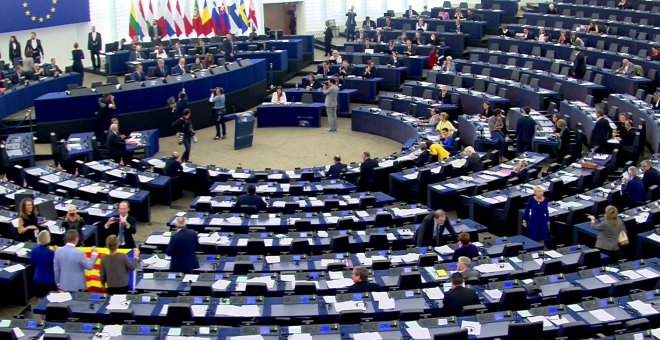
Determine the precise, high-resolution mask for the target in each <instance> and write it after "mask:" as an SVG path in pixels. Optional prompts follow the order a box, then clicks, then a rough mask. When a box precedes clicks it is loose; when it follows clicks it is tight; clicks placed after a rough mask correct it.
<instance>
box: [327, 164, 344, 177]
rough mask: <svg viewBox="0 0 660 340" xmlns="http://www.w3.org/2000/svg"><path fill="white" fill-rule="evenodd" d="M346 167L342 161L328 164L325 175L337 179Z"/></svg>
mask: <svg viewBox="0 0 660 340" xmlns="http://www.w3.org/2000/svg"><path fill="white" fill-rule="evenodd" d="M346 168H347V167H346V164H344V163H341V162H340V163H335V164H333V165H331V166H330V169H328V172H327V173H326V174H325V175H326V176H327V177H329V178H332V179H338V178H339V177H341V174H342V172H344V171H345V170H346Z"/></svg>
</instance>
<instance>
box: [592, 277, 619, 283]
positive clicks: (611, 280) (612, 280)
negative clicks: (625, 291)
mask: <svg viewBox="0 0 660 340" xmlns="http://www.w3.org/2000/svg"><path fill="white" fill-rule="evenodd" d="M596 278H597V279H598V281H600V282H602V283H604V284H606V285H608V284H612V283H615V282H617V281H616V279H615V278H613V277H611V276H609V275H597V276H596Z"/></svg>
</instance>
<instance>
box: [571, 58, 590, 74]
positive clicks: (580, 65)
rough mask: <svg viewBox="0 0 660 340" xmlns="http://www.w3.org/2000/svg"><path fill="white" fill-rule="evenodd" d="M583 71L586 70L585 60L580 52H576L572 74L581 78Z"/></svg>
mask: <svg viewBox="0 0 660 340" xmlns="http://www.w3.org/2000/svg"><path fill="white" fill-rule="evenodd" d="M585 72H587V61H586V59H585V58H584V55H582V53H578V55H577V56H576V57H575V60H574V61H573V74H574V75H575V78H577V79H582V78H584V73H585Z"/></svg>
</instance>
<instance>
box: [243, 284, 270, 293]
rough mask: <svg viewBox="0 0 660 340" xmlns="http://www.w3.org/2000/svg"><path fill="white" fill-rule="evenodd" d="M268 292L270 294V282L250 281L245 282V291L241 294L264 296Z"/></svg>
mask: <svg viewBox="0 0 660 340" xmlns="http://www.w3.org/2000/svg"><path fill="white" fill-rule="evenodd" d="M266 294H268V284H266V283H265V282H248V283H246V284H245V291H244V292H243V294H241V295H246V296H264V295H266Z"/></svg>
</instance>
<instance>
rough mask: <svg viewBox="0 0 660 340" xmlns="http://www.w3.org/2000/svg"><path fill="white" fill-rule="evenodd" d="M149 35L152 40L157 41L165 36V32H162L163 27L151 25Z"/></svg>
mask: <svg viewBox="0 0 660 340" xmlns="http://www.w3.org/2000/svg"><path fill="white" fill-rule="evenodd" d="M149 37H151V40H152V41H155V42H158V41H160V39H162V38H163V32H161V29H160V27H159V26H158V25H156V26H152V25H149ZM156 37H158V38H156Z"/></svg>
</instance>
